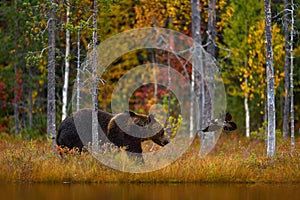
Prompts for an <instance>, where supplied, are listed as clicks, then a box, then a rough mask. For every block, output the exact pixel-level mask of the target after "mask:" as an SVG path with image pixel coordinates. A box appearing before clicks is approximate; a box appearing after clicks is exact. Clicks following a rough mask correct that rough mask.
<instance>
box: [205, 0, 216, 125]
mask: <svg viewBox="0 0 300 200" xmlns="http://www.w3.org/2000/svg"><path fill="white" fill-rule="evenodd" d="M208 35H209V36H208V38H209V41H208V46H207V52H208V53H209V54H210V55H211V56H212V60H215V56H216V52H215V51H216V48H215V41H216V0H209V1H208ZM203 70H205V76H206V87H205V109H204V112H205V113H204V122H208V121H210V120H212V116H213V114H214V96H215V93H214V91H215V88H214V75H213V74H209V73H207V71H208V70H207V69H206V68H204V69H203ZM207 125H208V124H205V126H207Z"/></svg>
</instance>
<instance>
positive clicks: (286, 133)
mask: <svg viewBox="0 0 300 200" xmlns="http://www.w3.org/2000/svg"><path fill="white" fill-rule="evenodd" d="M288 14H289V12H288V0H284V16H283V20H284V24H283V25H284V37H285V60H284V107H283V127H282V134H283V138H284V139H287V138H288V136H289V128H288V125H289V59H290V55H289V54H290V52H289V51H290V47H289V39H290V38H289V25H288Z"/></svg>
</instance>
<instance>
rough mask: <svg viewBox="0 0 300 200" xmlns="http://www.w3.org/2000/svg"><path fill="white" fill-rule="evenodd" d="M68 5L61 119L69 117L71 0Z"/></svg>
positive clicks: (67, 0)
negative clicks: (69, 26) (69, 25)
mask: <svg viewBox="0 0 300 200" xmlns="http://www.w3.org/2000/svg"><path fill="white" fill-rule="evenodd" d="M66 5H67V19H66V55H65V78H64V86H63V90H62V98H63V102H62V117H61V120H64V119H65V118H66V117H67V100H68V85H69V66H70V59H69V57H70V30H69V28H68V24H69V22H70V5H69V0H66Z"/></svg>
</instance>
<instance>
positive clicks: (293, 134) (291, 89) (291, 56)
mask: <svg viewBox="0 0 300 200" xmlns="http://www.w3.org/2000/svg"><path fill="white" fill-rule="evenodd" d="M294 10H295V5H294V1H293V0H291V32H290V65H291V66H290V68H291V69H290V96H291V147H292V149H294V147H295V122H294V79H293V76H294V57H293V50H294V49H293V48H294V47H293V43H294V34H295V33H294V23H295V19H294Z"/></svg>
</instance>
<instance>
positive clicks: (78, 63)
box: [76, 26, 81, 111]
mask: <svg viewBox="0 0 300 200" xmlns="http://www.w3.org/2000/svg"><path fill="white" fill-rule="evenodd" d="M80 31H81V26H80V27H79V29H78V31H77V76H76V111H78V110H79V109H80Z"/></svg>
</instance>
